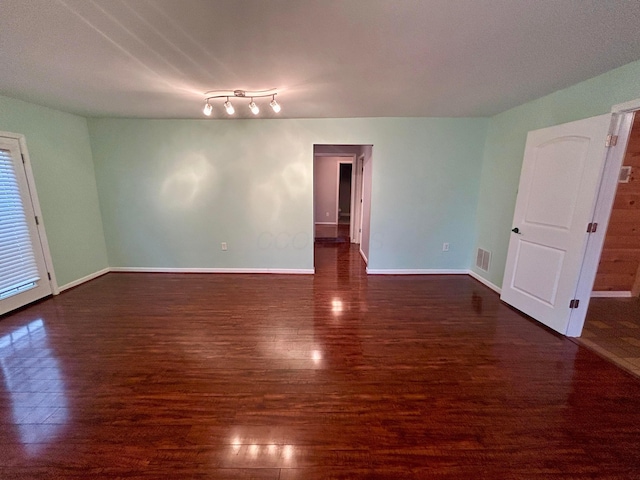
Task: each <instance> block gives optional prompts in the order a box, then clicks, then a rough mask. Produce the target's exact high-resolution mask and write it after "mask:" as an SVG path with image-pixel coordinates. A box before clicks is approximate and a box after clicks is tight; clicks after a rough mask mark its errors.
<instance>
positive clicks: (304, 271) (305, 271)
mask: <svg viewBox="0 0 640 480" xmlns="http://www.w3.org/2000/svg"><path fill="white" fill-rule="evenodd" d="M110 271H112V272H120V273H273V274H278V275H313V274H314V273H315V269H313V268H165V267H112V268H111V269H110Z"/></svg>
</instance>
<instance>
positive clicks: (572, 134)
mask: <svg viewBox="0 0 640 480" xmlns="http://www.w3.org/2000/svg"><path fill="white" fill-rule="evenodd" d="M610 119H611V115H601V116H598V117H593V118H588V119H585V120H579V121H577V122H571V123H567V124H563V125H558V126H555V127H550V128H544V129H541V130H536V131H532V132H529V135H528V136H527V143H526V147H525V153H524V161H523V165H522V173H521V176H520V184H519V187H518V197H517V200H516V208H515V213H514V218H513V231H512V232H511V238H510V241H509V251H508V253H507V264H506V268H505V273H504V279H503V283H502V294H501V297H500V298H501V299H502V300H503V301H505V302H506V303H508V304H510V305H512V306H514V307H515V308H517V309H518V310H521V311H522V312H524V313H526V314H527V315H530V316H531V317H533V318H535V319H536V320H538V321H540V322H541V323H543V324H545V325H547V326H548V327H550V328H552V329H554V330H556V331H558V332H560V333H562V334H566V333H567V327H568V323H569V317H570V314H571V307H572V302H571V301H572V300H574V295H575V292H576V287H577V284H578V278H579V276H580V269H581V267H582V262H583V258H584V253H585V248H586V243H587V238H588V235H589V233H588V232H587V226H588V225H589V223H590V222H591V218H592V217H593V212H594V208H595V204H596V199H597V194H598V187H599V184H600V180H601V177H602V172H603V169H604V163H605V159H606V146H605V142H606V137H607V133H608V130H609V124H610ZM583 303H584V304H586V303H588V301H585V302H583ZM573 306H575V303H574V304H573ZM583 308H586V305H583Z"/></svg>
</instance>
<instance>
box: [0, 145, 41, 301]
mask: <svg viewBox="0 0 640 480" xmlns="http://www.w3.org/2000/svg"><path fill="white" fill-rule="evenodd" d="M32 188H33V187H32ZM51 293H52V292H51V283H50V282H49V279H48V274H47V267H46V263H45V259H44V252H43V250H42V245H41V242H40V235H39V233H38V226H37V224H36V217H35V213H34V208H33V203H32V201H31V195H30V193H29V184H28V182H27V175H26V172H25V169H24V165H23V162H22V152H21V150H20V143H19V142H18V140H16V139H15V138H8V137H0V314H3V313H6V312H9V311H11V310H14V309H16V308H19V307H21V306H23V305H26V304H27V303H30V302H33V301H35V300H38V299H40V298H42V297H44V296H46V295H49V294H51Z"/></svg>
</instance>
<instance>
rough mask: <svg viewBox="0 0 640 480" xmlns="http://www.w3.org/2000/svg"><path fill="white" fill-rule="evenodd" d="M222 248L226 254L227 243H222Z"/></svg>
mask: <svg viewBox="0 0 640 480" xmlns="http://www.w3.org/2000/svg"><path fill="white" fill-rule="evenodd" d="M220 246H221V247H222V250H223V251H225V252H226V251H227V242H222V243H221V244H220Z"/></svg>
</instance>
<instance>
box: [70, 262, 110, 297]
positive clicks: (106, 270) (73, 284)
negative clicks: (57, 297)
mask: <svg viewBox="0 0 640 480" xmlns="http://www.w3.org/2000/svg"><path fill="white" fill-rule="evenodd" d="M110 271H111V269H110V268H103V269H102V270H98V271H97V272H93V273H90V274H89V275H87V276H85V277H82V278H79V279H78V280H74V281H73V282H69V283H67V284H66V285H63V286H61V287H60V288H59V291H60V292H63V291H65V290H69V289H70V288H73V287H77V286H78V285H82V284H83V283H86V282H88V281H90V280H93V279H94V278H98V277H101V276H102V275H105V274H107V273H109V272H110Z"/></svg>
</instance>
